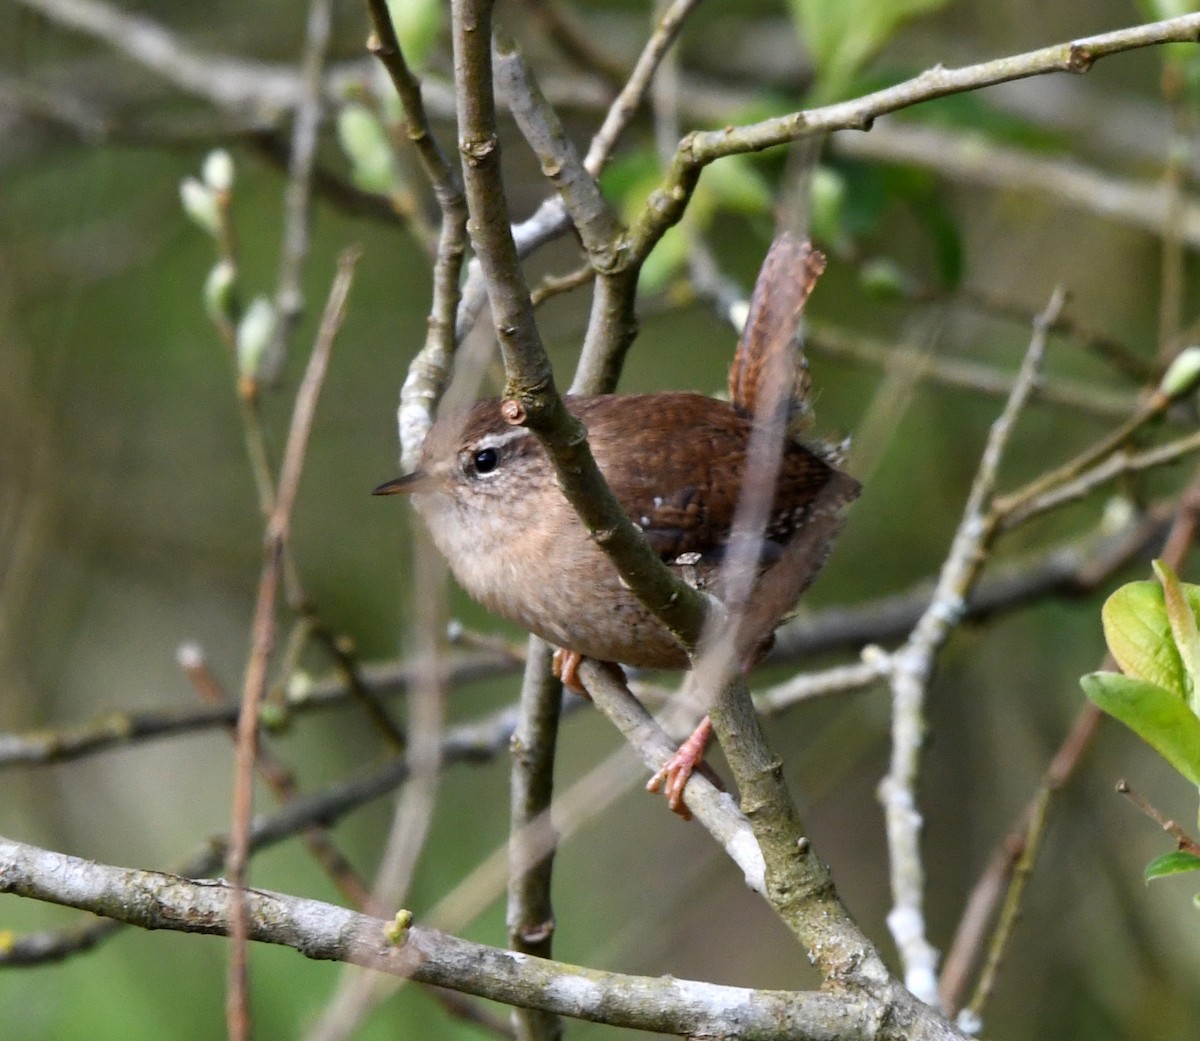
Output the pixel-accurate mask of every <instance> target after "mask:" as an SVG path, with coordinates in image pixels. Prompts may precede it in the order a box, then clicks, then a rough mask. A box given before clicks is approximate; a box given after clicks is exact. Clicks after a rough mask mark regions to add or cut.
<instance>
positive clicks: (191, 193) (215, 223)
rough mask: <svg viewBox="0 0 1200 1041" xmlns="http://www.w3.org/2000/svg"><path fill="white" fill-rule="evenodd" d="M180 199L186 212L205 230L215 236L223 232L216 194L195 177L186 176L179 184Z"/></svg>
mask: <svg viewBox="0 0 1200 1041" xmlns="http://www.w3.org/2000/svg"><path fill="white" fill-rule="evenodd" d="M179 201H180V202H181V203H182V204H183V212H184V213H186V214H187V215H188V216H189V217H190V218H191V219H192V220H193V221H194V222H195V224H196V225H197V227H199V228H200V229H201V230H203V231H207V232H208V233H209V234H210V235H212V236H213V238H216V237H217V235H219V234H220V232H221V213H220V210H219V208H218V206H217V197H216V194H215V193H214V192H213V191H212V189H211V188H207V187H205V186H204V185H203V184H201V183H200V182H199V181H198V180H196V178H194V177H185V178H184V179H183V181H182V183H181V184H180V185H179Z"/></svg>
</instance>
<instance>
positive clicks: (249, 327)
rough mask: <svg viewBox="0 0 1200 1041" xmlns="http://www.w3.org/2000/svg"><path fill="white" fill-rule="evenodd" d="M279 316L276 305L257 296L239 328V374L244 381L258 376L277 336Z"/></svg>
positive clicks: (263, 297) (243, 316) (247, 309)
mask: <svg viewBox="0 0 1200 1041" xmlns="http://www.w3.org/2000/svg"><path fill="white" fill-rule="evenodd" d="M276 322H277V316H276V314H275V305H274V304H272V303H271V301H270V300H268V299H267V298H266V297H265V296H256V297H255V298H254V300H253V301H252V302H251V304H250V306H249V307H247V308H246V313H245V314H244V315H242V320H241V322H240V323H239V324H238V328H237V362H238V372H239V373H241V375H242V377H243V379H247V380H253V379H255V378H256V377H257V376H258V368H259V365H260V364H262V359H263V354H265V353H266V350H267V348H268V347H269V346H270V344H271V340H272V338H273V337H274V336H275V325H276Z"/></svg>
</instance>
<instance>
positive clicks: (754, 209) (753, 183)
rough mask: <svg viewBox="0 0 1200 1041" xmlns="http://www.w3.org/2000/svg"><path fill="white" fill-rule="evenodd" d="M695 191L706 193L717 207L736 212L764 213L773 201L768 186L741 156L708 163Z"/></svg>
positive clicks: (748, 161)
mask: <svg viewBox="0 0 1200 1041" xmlns="http://www.w3.org/2000/svg"><path fill="white" fill-rule="evenodd" d="M697 191H698V192H700V191H704V192H710V193H711V194H712V197H713V200H714V201H715V203H716V204H717V205H718V206H721V207H722V208H724V209H728V210H735V211H737V212H739V213H768V212H769V211H770V209H771V206H772V204H773V202H774V197H773V195H772V193H771V188H770V186H769V185H768V184H767V182H766V180H765V179H764V178H763V176H762V174H760V173H759V172H758V170H757V169H756V168H755V166H754V163H753V162H752V161H751V160H750V159H749V158H748V157H747V156H744V155H730V156H726V157H725V158H724V159H719V160H717V161H716V162H715V163H710V164H709V165H708V167H707V169H706V170H705V171H704V174H703V176H702V177H701V178H700V183H699V185H698V186H697Z"/></svg>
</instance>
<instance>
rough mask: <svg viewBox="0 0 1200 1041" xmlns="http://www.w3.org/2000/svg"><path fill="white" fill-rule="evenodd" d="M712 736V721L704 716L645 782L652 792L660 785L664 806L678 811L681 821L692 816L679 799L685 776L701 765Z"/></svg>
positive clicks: (685, 782)
mask: <svg viewBox="0 0 1200 1041" xmlns="http://www.w3.org/2000/svg"><path fill="white" fill-rule="evenodd" d="M711 736H712V720H710V719H709V718H708V716H705V717H704V718H703V719H702V720H700V725H699V726H698V727H696V729H695V730H693V731H692V733H691V736H690V737H688V739H687V740H686V741H684V742H683V744H681V745H680V746H679V748H677V749H676V751H675V754H674V755H673V756H671V758H670V759H668V760H667V761H666V762H665V763H663V765H662V768H661V769H660V770H659V771H658V773H656V774H655V775H654V776H653V777H651V778H650V780H649V781H648V782H647V783H646V791H648V792H656V791H658V790H659V789H660V788H661V789H662V791H663V794H664V795H665V796H666V797H667V805H668V806H670V807H671V810H672V811H673V812H675V813H678V814H679V816H681V817H682V818H683V819H684V820H685V821H688V820H691V819H692V814H691V812H690V811H689V810H688V808H687V806H686V805H685V803H684V801H683V789H684V787H685V786H686V785H687V783H688V778H690V777H691V776H692V774H693V773H694V772H695V771H696V769H697V768H701V769H703V768H704V763H703V759H704V750H705V749H706V748H707V747H708V739H709V738H710V737H711Z"/></svg>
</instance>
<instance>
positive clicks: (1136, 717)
mask: <svg viewBox="0 0 1200 1041" xmlns="http://www.w3.org/2000/svg"><path fill="white" fill-rule="evenodd" d="M1079 682H1080V685H1081V686H1082V687H1083V691H1084V693H1085V694H1087V696H1088V697H1089V698H1091V699H1092V701H1094V702H1095V703H1096V705H1097V706H1099V707H1100V708H1102V709H1103V710H1104V711H1105V712H1107V713H1108V714H1109V715H1110V716H1114V717H1116V718H1117V719H1119V720H1120V721H1121V722H1122V723H1124V724H1125V725H1126V726H1127V727H1129V729H1130V730H1132V731H1133V732H1134V733H1135V734H1137V735H1138V737H1140V738H1141V739H1142V740H1143V741H1145V742H1146V744H1148V745H1150V747H1151V748H1153V749H1154V750H1155V751H1156V752H1158V754H1159V755H1161V756H1162V757H1163V758H1164V759H1165V760H1166V761H1167V762H1168V763H1170V764H1171V765H1172V766H1173V767H1174V768H1175V769H1176V770H1178V771H1179V772H1180V773H1181V774H1183V776H1184V777H1186V778H1187V779H1188V780H1189V781H1191V782H1192V784H1195V785H1198V786H1200V719H1197V718H1196V716H1195V715H1194V714H1193V712H1192V710H1191V709H1190V708H1188V706H1187V704H1186V703H1185V702H1184V701H1183V700H1182V699H1181V698H1180V697H1178V695H1177V694H1175V693H1174V692H1172V691H1168V690H1164V689H1163V688H1162V687H1158V686H1155V685H1154V684H1153V683H1147V682H1146V681H1145V680H1141V679H1134V678H1133V677H1132V676H1122V675H1120V673H1116V672H1093V673H1091V674H1090V675H1088V676H1084V677H1083V678H1082V679H1081V680H1080V681H1079Z"/></svg>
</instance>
